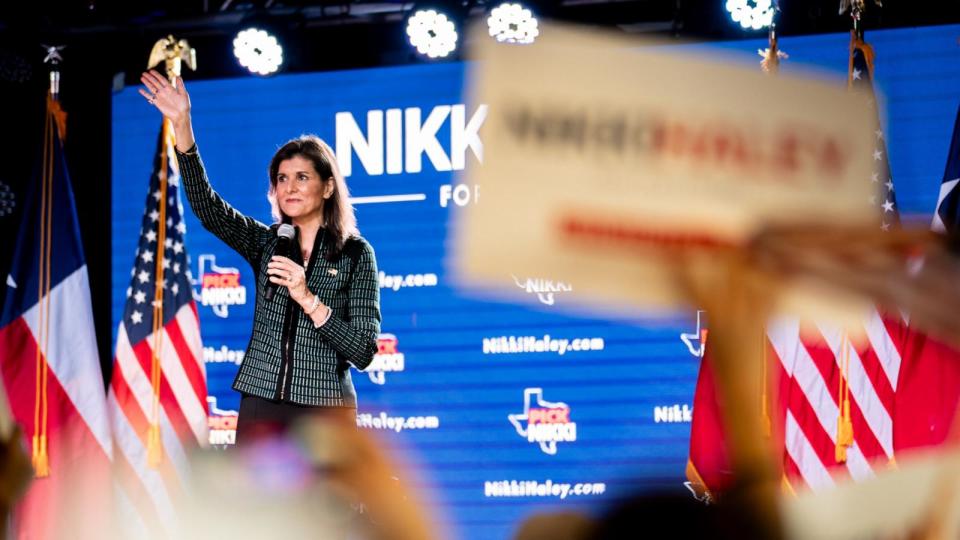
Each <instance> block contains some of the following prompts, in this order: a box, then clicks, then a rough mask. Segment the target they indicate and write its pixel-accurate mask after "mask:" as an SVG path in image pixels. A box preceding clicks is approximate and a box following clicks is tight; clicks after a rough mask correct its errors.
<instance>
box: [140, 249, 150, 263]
mask: <svg viewBox="0 0 960 540" xmlns="http://www.w3.org/2000/svg"><path fill="white" fill-rule="evenodd" d="M140 258H141V259H143V262H145V263H148V262H150V261H152V260H153V252H152V251H150V250H147V251H144V252H143V253H141V254H140Z"/></svg>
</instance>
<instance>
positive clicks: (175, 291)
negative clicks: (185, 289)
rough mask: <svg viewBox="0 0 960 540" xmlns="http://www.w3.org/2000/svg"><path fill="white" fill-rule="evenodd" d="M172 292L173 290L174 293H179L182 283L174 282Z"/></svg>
mask: <svg viewBox="0 0 960 540" xmlns="http://www.w3.org/2000/svg"><path fill="white" fill-rule="evenodd" d="M170 292H172V293H173V294H177V293H179V292H180V284H179V283H174V284H173V287H170Z"/></svg>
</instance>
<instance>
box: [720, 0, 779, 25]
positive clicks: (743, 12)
mask: <svg viewBox="0 0 960 540" xmlns="http://www.w3.org/2000/svg"><path fill="white" fill-rule="evenodd" d="M726 7H727V11H729V12H730V18H731V19H733V22H736V23H740V26H742V27H743V28H745V29H752V30H760V29H761V28H767V27H769V26H770V25H771V24H772V23H773V12H774V7H773V1H772V0H727V4H726Z"/></svg>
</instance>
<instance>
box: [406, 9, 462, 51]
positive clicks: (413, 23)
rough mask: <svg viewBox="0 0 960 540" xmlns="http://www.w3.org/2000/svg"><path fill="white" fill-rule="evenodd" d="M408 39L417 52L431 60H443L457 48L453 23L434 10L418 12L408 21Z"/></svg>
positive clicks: (455, 30)
mask: <svg viewBox="0 0 960 540" xmlns="http://www.w3.org/2000/svg"><path fill="white" fill-rule="evenodd" d="M407 37H408V38H409V39H410V44H411V45H413V46H414V47H415V48H416V49H417V52H419V53H420V54H422V55H424V56H427V57H429V58H443V57H444V56H447V55H448V54H450V53H451V52H453V50H454V49H456V48H457V37H458V35H457V29H456V28H455V27H454V26H453V21H451V20H450V19H448V18H447V16H446V15H444V14H443V13H440V12H439V11H436V10H433V9H425V10H420V11H417V12H416V13H414V14H413V15H411V16H410V18H409V19H407Z"/></svg>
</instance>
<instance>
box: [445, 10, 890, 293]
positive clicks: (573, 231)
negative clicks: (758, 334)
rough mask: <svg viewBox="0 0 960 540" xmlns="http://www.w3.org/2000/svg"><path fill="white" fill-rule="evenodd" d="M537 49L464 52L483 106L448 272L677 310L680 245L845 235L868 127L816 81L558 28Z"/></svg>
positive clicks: (862, 210)
mask: <svg viewBox="0 0 960 540" xmlns="http://www.w3.org/2000/svg"><path fill="white" fill-rule="evenodd" d="M543 37H544V39H543V40H541V41H538V42H537V44H536V46H533V47H504V46H503V45H502V44H497V43H493V42H490V40H483V39H478V40H476V44H477V49H476V52H477V53H478V54H477V58H478V60H479V61H478V62H476V63H475V64H473V66H472V68H471V73H470V76H469V84H470V97H471V99H473V100H475V101H476V102H477V103H485V104H487V105H488V106H489V109H488V110H489V115H488V117H487V119H486V123H485V125H484V127H483V140H484V144H485V151H484V163H483V166H482V167H481V166H473V165H471V166H468V167H467V168H466V170H465V173H464V174H465V175H466V182H469V183H475V184H482V192H483V196H482V199H481V200H480V201H479V202H478V204H475V205H471V206H470V207H468V208H464V209H462V210H461V212H460V213H459V215H458V219H459V221H458V222H457V223H456V225H457V226H456V227H455V230H456V231H457V232H456V234H457V235H458V236H459V238H458V240H459V242H453V245H454V246H457V247H458V249H459V253H458V257H457V259H456V260H457V262H456V263H455V264H458V265H459V268H458V270H459V271H460V272H461V277H464V278H466V279H468V280H472V281H474V282H478V283H483V284H486V285H502V286H504V287H506V286H509V287H513V288H515V287H514V286H513V282H512V281H511V278H510V276H509V275H506V274H504V267H505V265H504V264H502V263H503V261H510V265H509V266H510V269H511V271H512V272H513V273H517V272H520V273H524V274H529V275H551V276H554V277H555V278H556V279H560V280H562V281H564V282H574V283H577V284H578V286H577V288H576V290H574V291H572V292H571V293H570V294H574V295H581V298H588V299H606V300H614V301H623V302H628V303H631V304H638V303H639V304H641V305H646V306H649V307H662V306H671V305H676V304H677V303H678V301H679V300H680V298H679V295H678V291H677V286H676V285H675V284H676V280H675V279H674V277H673V275H674V273H675V270H676V266H675V265H676V264H678V263H677V262H675V261H676V259H672V258H670V257H669V256H666V255H673V254H676V253H677V250H678V249H679V250H683V252H684V253H706V254H708V255H709V254H710V253H712V252H713V250H715V249H718V248H723V247H728V246H737V245H740V244H742V243H743V242H744V241H745V240H746V239H748V238H749V237H750V236H751V235H752V234H754V233H756V232H757V231H759V230H761V229H762V228H763V227H764V226H766V225H771V224H784V223H786V224H789V223H795V222H810V221H813V222H817V223H820V224H823V223H833V222H836V223H843V224H857V223H862V222H867V221H868V220H870V219H871V218H872V217H873V218H874V219H875V214H874V213H873V212H874V210H873V209H871V207H870V206H869V205H868V201H869V199H870V195H872V192H871V186H870V183H869V182H866V181H864V179H865V178H869V177H870V174H871V169H870V165H871V163H870V156H871V153H872V150H873V143H874V140H873V137H874V131H875V123H876V120H875V119H874V118H872V116H871V114H870V110H869V108H868V107H865V106H864V101H863V99H862V97H861V98H859V99H858V97H857V96H856V95H854V94H852V93H851V92H848V91H845V90H843V89H842V88H837V87H835V86H831V85H829V84H828V83H825V82H823V81H818V80H813V79H804V78H789V77H783V76H781V77H768V76H765V75H763V74H761V73H760V70H758V69H756V68H750V67H743V66H735V65H731V64H727V63H722V62H720V61H712V60H711V59H709V58H705V57H702V56H700V57H695V56H689V55H684V54H683V53H681V52H677V51H675V50H668V49H666V48H664V47H656V46H651V47H644V48H639V49H638V48H637V47H636V42H634V41H631V42H627V41H624V40H621V39H615V38H610V37H605V36H602V35H598V34H594V33H588V32H584V31H579V30H572V29H567V28H564V27H553V28H550V29H549V31H546V30H545V31H544V32H543Z"/></svg>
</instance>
